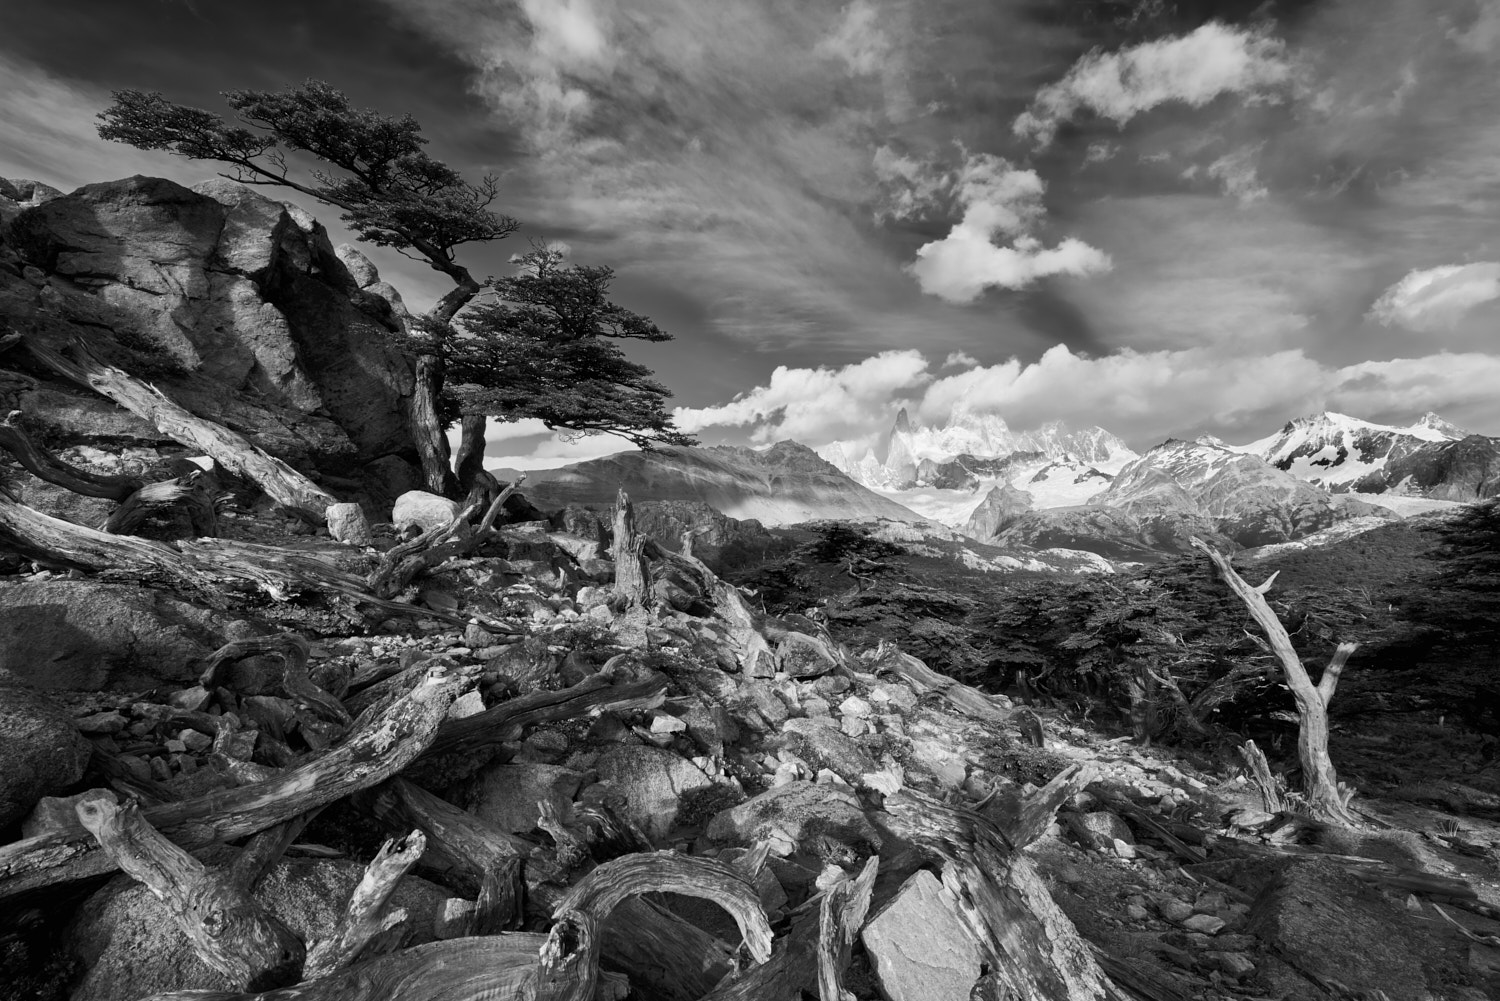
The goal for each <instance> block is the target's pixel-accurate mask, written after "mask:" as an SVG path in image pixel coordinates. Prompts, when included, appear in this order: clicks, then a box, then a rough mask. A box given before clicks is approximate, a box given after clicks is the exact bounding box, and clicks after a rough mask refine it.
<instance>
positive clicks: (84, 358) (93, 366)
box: [26, 339, 338, 525]
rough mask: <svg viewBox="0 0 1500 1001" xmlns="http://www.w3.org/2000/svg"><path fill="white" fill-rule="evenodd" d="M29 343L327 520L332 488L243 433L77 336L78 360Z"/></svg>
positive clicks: (289, 503) (58, 365)
mask: <svg viewBox="0 0 1500 1001" xmlns="http://www.w3.org/2000/svg"><path fill="white" fill-rule="evenodd" d="M26 346H27V348H28V349H29V350H30V352H31V355H32V357H33V358H35V359H36V360H37V361H38V362H40V363H41V364H42V365H44V366H45V367H46V368H48V369H50V370H51V371H53V372H55V373H56V374H58V375H60V376H62V377H63V378H65V379H69V380H71V381H73V382H75V383H77V384H78V385H80V386H83V387H85V388H87V389H92V390H94V391H95V392H97V393H99V394H100V395H101V396H105V397H108V398H109V399H111V400H113V401H114V402H115V403H117V404H119V405H120V406H121V407H124V408H125V409H126V410H128V411H130V412H131V413H133V414H135V415H136V416H137V417H139V418H141V419H142V420H144V421H147V422H148V423H150V424H151V425H152V426H153V427H155V428H156V429H157V430H158V431H160V432H161V433H162V434H164V435H166V436H167V437H168V438H171V439H172V440H173V441H176V442H180V443H181V444H183V445H187V446H189V447H190V448H195V449H197V450H198V451H200V452H202V453H203V454H204V455H208V456H210V457H212V458H213V460H214V461H215V462H217V463H219V464H220V465H221V466H223V467H224V468H225V469H229V470H232V471H234V472H235V473H238V474H240V475H241V476H244V477H245V478H247V479H249V480H251V481H253V482H254V483H255V484H256V485H257V486H259V487H260V488H261V489H262V490H264V491H265V492H266V495H267V496H269V497H270V498H271V499H272V500H274V501H276V503H278V504H280V505H282V506H283V507H286V508H288V509H290V510H292V511H294V512H296V513H297V514H298V515H299V516H301V517H303V518H306V519H307V520H308V521H310V522H312V523H313V524H315V525H321V524H323V523H324V522H325V521H326V519H327V512H328V509H329V508H330V507H331V506H333V505H334V504H337V503H338V499H337V498H335V497H334V496H333V495H332V494H329V493H328V492H327V491H326V490H324V489H323V488H322V487H320V486H318V485H317V484H316V483H314V482H313V481H312V480H310V479H308V478H307V477H306V476H303V475H302V474H301V473H299V472H297V471H296V470H295V469H293V468H292V467H291V466H289V465H287V464H286V463H285V462H282V461H281V460H280V459H277V458H275V457H274V456H272V455H269V454H268V453H266V452H264V451H262V450H261V449H260V448H258V447H257V446H256V445H255V444H253V443H252V442H250V441H249V440H248V439H247V438H245V437H244V436H243V435H240V434H237V433H236V432H234V431H231V430H229V429H228V428H226V427H224V426H223V425H220V424H215V423H214V422H213V421H210V420H206V419H205V418H202V417H199V416H197V415H196V414H194V413H192V412H191V411H190V410H188V409H187V408H186V407H183V406H182V405H181V404H179V403H177V402H176V401H174V400H173V399H171V397H169V396H167V395H166V394H165V393H163V392H162V391H161V390H159V389H157V388H156V387H155V386H152V385H149V384H148V383H145V382H142V381H141V380H139V379H137V378H135V377H134V376H132V375H130V374H129V373H128V372H125V371H123V370H121V369H118V368H115V367H114V366H113V365H108V364H105V363H104V362H103V361H100V360H99V359H98V358H97V357H95V356H94V354H93V353H92V352H91V351H90V350H89V349H88V345H86V344H84V343H83V341H81V340H78V339H74V340H73V341H72V342H70V344H69V345H68V347H69V350H70V351H71V352H72V354H73V356H74V358H76V359H77V360H76V361H74V360H70V359H68V358H66V357H64V356H63V355H62V354H61V353H60V352H58V351H54V350H53V349H52V348H50V347H47V346H46V345H44V344H40V343H38V342H37V341H35V340H31V341H28V342H27V345H26Z"/></svg>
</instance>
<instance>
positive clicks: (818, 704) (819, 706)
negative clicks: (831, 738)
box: [802, 695, 833, 718]
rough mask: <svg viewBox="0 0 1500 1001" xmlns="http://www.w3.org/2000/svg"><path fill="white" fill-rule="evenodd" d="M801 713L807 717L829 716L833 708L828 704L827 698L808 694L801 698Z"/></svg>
mask: <svg viewBox="0 0 1500 1001" xmlns="http://www.w3.org/2000/svg"><path fill="white" fill-rule="evenodd" d="M802 713H803V715H805V716H807V717H809V718H813V717H817V716H831V715H832V714H833V709H832V707H831V706H829V704H828V700H827V699H823V698H819V697H818V696H816V695H809V696H807V697H806V698H804V699H803V700H802Z"/></svg>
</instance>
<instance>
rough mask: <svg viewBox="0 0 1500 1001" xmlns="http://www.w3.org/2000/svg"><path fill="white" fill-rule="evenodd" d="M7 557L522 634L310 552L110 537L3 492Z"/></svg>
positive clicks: (1, 527)
mask: <svg viewBox="0 0 1500 1001" xmlns="http://www.w3.org/2000/svg"><path fill="white" fill-rule="evenodd" d="M0 551H10V552H14V553H16V554H18V555H20V556H22V557H25V558H26V559H30V560H36V561H37V562H39V563H43V564H45V565H47V566H56V567H63V568H66V569H69V570H82V571H85V572H87V573H109V574H115V575H123V576H128V577H133V578H142V577H144V578H146V579H153V578H156V579H165V580H168V581H172V582H175V583H178V584H181V585H183V586H185V587H188V588H191V589H194V590H198V591H207V592H217V591H222V590H225V589H232V590H246V589H252V590H259V591H261V592H264V593H265V594H268V595H270V596H271V597H272V598H273V599H275V600H276V601H286V600H288V599H289V598H291V597H292V596H293V595H295V594H299V593H301V592H303V591H315V592H321V593H325V594H327V593H332V594H335V595H339V596H341V597H343V598H346V599H348V600H349V601H352V602H354V603H355V604H356V605H363V606H367V607H369V608H375V609H379V610H381V611H384V612H386V613H387V614H395V615H406V616H419V617H421V618H427V619H438V620H440V621H443V622H450V623H453V624H454V625H459V626H464V625H467V624H468V623H469V621H470V619H471V618H472V619H477V620H478V621H479V622H480V624H481V625H483V626H484V628H485V629H487V630H489V631H490V632H492V633H497V634H500V635H514V634H516V633H517V632H518V630H517V629H516V628H515V627H514V626H512V625H510V624H509V623H506V622H502V621H500V620H497V619H492V618H490V617H488V616H480V615H474V614H473V613H470V614H469V615H467V616H465V615H458V614H456V613H451V612H443V611H438V610H437V609H431V608H417V607H416V606H413V605H407V604H404V603H402V602H399V601H390V600H387V599H383V598H379V597H377V596H376V595H373V594H370V593H369V592H368V591H366V590H365V581H364V579H363V578H361V577H358V576H356V575H354V574H351V573H346V572H345V571H342V570H340V569H338V568H337V567H335V566H334V565H333V564H332V563H331V562H329V561H327V560H323V559H320V558H318V557H317V556H313V555H309V554H307V553H299V552H296V551H294V550H289V549H282V548H280V547H277V546H263V545H257V544H256V543H252V542H230V541H227V540H224V539H198V540H186V539H179V540H177V541H175V542H172V543H165V542H156V541H153V540H150V539H138V538H135V537H134V536H129V535H110V534H108V533H106V532H99V531H95V530H94V529H92V528H85V527H83V526H82V525H75V524H73V523H72V522H68V521H63V520H61V519H59V518H52V517H49V516H48V515H45V514H42V513H41V512H40V511H36V510H34V509H32V508H29V507H27V506H26V505H24V504H21V503H19V502H17V501H15V500H13V499H11V498H10V497H8V496H6V495H4V494H3V493H0Z"/></svg>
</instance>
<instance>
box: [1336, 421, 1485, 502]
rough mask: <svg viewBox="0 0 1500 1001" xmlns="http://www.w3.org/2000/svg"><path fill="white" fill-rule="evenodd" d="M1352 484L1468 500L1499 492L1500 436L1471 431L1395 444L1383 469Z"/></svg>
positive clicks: (1359, 489)
mask: <svg viewBox="0 0 1500 1001" xmlns="http://www.w3.org/2000/svg"><path fill="white" fill-rule="evenodd" d="M1349 489H1350V490H1352V491H1354V492H1355V493H1361V494H1383V493H1401V494H1418V495H1420V496H1423V497H1431V498H1434V499H1436V500H1450V501H1465V502H1468V501H1477V500H1484V499H1486V498H1489V497H1495V496H1500V438H1488V437H1486V436H1484V435H1479V434H1472V435H1469V436H1468V437H1466V438H1462V439H1459V440H1458V441H1442V442H1423V443H1422V444H1420V445H1415V446H1410V447H1406V448H1395V449H1392V450H1391V452H1390V453H1389V455H1388V456H1387V457H1386V460H1385V464H1384V465H1383V466H1382V468H1380V469H1378V470H1376V471H1374V472H1371V473H1367V474H1365V475H1364V476H1361V477H1360V478H1359V479H1357V480H1354V481H1352V482H1351V483H1350V484H1349Z"/></svg>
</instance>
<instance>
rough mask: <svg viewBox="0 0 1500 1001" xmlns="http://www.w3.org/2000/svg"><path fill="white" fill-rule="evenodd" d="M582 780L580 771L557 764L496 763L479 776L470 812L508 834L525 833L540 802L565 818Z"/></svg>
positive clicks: (532, 823)
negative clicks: (545, 803)
mask: <svg viewBox="0 0 1500 1001" xmlns="http://www.w3.org/2000/svg"><path fill="white" fill-rule="evenodd" d="M582 781H583V773H581V772H576V771H574V770H573V769H571V768H563V767H561V766H560V765H546V764H539V763H535V762H529V763H526V764H506V765H496V766H494V767H492V768H489V769H486V770H485V772H484V774H483V775H482V776H480V779H479V789H478V792H477V793H476V794H475V797H474V802H473V805H472V806H471V807H470V812H471V813H473V814H474V815H475V816H477V817H479V818H481V819H482V820H486V821H488V822H489V823H491V824H493V825H494V826H496V827H498V828H499V829H500V830H502V831H505V832H507V833H509V834H525V833H526V832H527V831H530V830H532V829H533V828H535V827H536V822H537V815H538V809H537V803H538V802H540V801H546V802H549V803H551V804H552V805H553V806H555V807H556V808H557V810H558V813H559V814H560V815H561V816H563V817H567V815H568V808H569V807H570V806H571V805H572V802H573V797H574V796H576V795H577V794H578V787H579V785H580V784H581V783H582Z"/></svg>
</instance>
